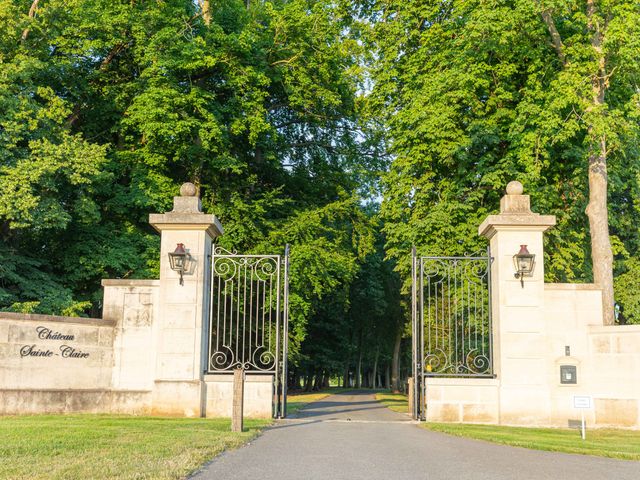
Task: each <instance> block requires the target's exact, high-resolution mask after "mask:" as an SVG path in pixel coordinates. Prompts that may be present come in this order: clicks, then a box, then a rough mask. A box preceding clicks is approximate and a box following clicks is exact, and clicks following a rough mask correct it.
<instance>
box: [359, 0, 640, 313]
mask: <svg viewBox="0 0 640 480" xmlns="http://www.w3.org/2000/svg"><path fill="white" fill-rule="evenodd" d="M597 3H598V4H599V5H598V8H599V12H600V16H599V17H598V18H599V21H602V22H603V25H604V24H605V23H606V26H607V36H606V39H607V40H606V43H605V44H604V45H603V49H604V50H605V54H606V58H607V61H608V62H609V65H608V68H609V70H610V71H611V76H610V78H608V79H607V82H608V93H607V98H606V107H605V108H606V112H595V111H593V108H592V107H591V100H592V95H593V93H592V87H591V79H592V76H593V71H594V62H595V61H596V59H595V58H594V56H593V51H592V50H593V49H592V47H591V44H590V42H591V34H590V29H589V25H587V23H586V22H587V20H586V16H585V14H584V12H585V8H586V2H584V1H572V2H544V3H543V2H535V1H532V0H518V1H502V0H497V1H491V2H485V1H479V0H465V1H459V2H440V1H424V2H405V3H397V2H389V1H386V0H379V1H375V2H359V3H358V6H359V7H360V9H359V11H358V12H359V14H360V15H361V16H362V17H363V18H364V19H365V22H363V23H364V25H363V29H364V30H365V31H366V35H365V37H364V38H366V40H367V42H368V45H370V48H371V49H373V50H375V52H376V54H375V56H373V57H372V59H371V66H370V71H371V76H372V78H373V83H374V88H373V92H372V95H371V103H372V105H371V107H370V109H371V111H373V112H377V113H378V114H379V115H382V117H383V119H384V123H385V124H386V126H387V128H388V143H389V149H390V151H391V153H392V154H393V155H394V161H393V164H392V166H391V169H390V171H389V172H388V174H386V176H385V178H384V201H383V204H382V211H381V213H382V218H383V221H384V232H385V235H386V237H387V248H388V250H387V251H388V253H389V255H390V256H391V257H392V258H394V259H396V260H397V261H398V268H399V271H400V272H402V275H403V278H404V279H405V291H406V289H407V288H408V278H409V275H408V272H409V268H410V263H409V258H410V255H409V252H410V248H411V245H412V244H415V245H416V246H417V247H418V250H419V253H422V254H431V255H438V254H449V255H460V254H464V253H472V252H475V251H477V250H482V249H484V248H485V244H484V241H483V240H481V239H480V238H478V235H477V231H476V228H477V226H478V225H479V224H480V222H481V221H482V219H483V218H484V217H485V216H486V215H487V214H489V213H493V212H494V211H495V209H496V207H497V205H498V200H499V197H500V196H501V192H502V191H503V188H504V186H505V185H506V183H507V182H508V181H509V180H512V179H514V178H517V179H519V180H521V181H522V182H523V184H524V185H525V188H526V189H527V192H526V193H529V194H531V196H532V204H533V205H534V206H535V208H536V209H537V210H539V211H541V212H544V213H548V214H554V215H556V216H557V218H558V226H557V227H556V228H555V229H554V230H552V231H550V232H549V234H548V235H547V249H546V251H547V255H548V258H547V265H548V268H547V270H546V275H547V280H548V281H576V280H580V281H590V280H591V263H590V262H591V256H590V248H589V232H588V229H587V227H586V225H587V222H586V217H585V215H584V210H585V207H586V204H587V197H588V189H587V173H586V172H587V166H588V165H587V159H588V156H589V152H590V148H591V145H592V138H591V137H590V136H592V135H595V133H594V132H596V131H597V132H598V134H602V133H604V134H605V135H606V136H607V139H608V143H609V151H608V157H609V162H610V163H609V176H610V178H609V188H610V192H609V199H610V204H609V205H610V207H609V211H610V228H611V234H612V239H613V241H614V244H615V245H616V246H617V252H616V253H617V254H618V257H617V258H618V263H617V272H618V273H620V272H622V271H624V270H625V269H627V268H631V267H630V266H629V264H626V263H625V261H624V254H625V253H626V254H628V255H629V257H634V258H636V257H637V255H638V236H637V233H638V230H637V228H632V227H631V225H635V224H637V223H638V220H640V219H639V218H638V209H637V200H636V198H637V195H636V194H635V193H636V192H637V190H638V171H639V166H640V164H639V162H638V155H639V152H638V149H637V145H638V139H639V135H640V128H639V126H638V125H639V123H638V115H639V114H640V107H639V105H640V104H639V103H638V93H637V88H636V85H635V80H633V78H637V76H638V73H640V72H638V68H640V48H638V38H640V36H639V35H638V30H637V29H638V25H639V24H640V7H638V4H637V2H633V1H630V0H616V1H613V2H597ZM543 9H544V10H543ZM546 11H550V12H551V13H552V14H553V17H554V18H555V19H556V25H557V28H558V30H559V31H560V33H561V36H562V38H564V39H565V44H564V52H565V56H566V67H565V66H564V65H563V64H562V62H561V61H560V59H559V57H558V55H557V52H556V51H554V47H553V45H552V42H551V38H550V35H549V30H548V28H547V26H546V25H545V22H544V20H543V15H542V14H543V12H546ZM618 298H619V300H620V301H621V302H628V301H627V299H626V298H623V296H622V295H620V294H619V295H618ZM639 320H640V318H639Z"/></svg>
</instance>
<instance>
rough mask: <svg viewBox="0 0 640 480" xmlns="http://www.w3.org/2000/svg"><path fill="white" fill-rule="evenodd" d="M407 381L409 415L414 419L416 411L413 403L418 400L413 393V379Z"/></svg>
mask: <svg viewBox="0 0 640 480" xmlns="http://www.w3.org/2000/svg"><path fill="white" fill-rule="evenodd" d="M407 380H408V381H409V415H411V416H412V417H413V412H414V411H415V410H414V408H413V402H415V400H416V399H415V396H414V391H413V377H409V378H408V379H407Z"/></svg>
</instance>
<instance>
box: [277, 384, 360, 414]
mask: <svg viewBox="0 0 640 480" xmlns="http://www.w3.org/2000/svg"><path fill="white" fill-rule="evenodd" d="M348 391H349V390H348V389H344V388H342V387H329V388H325V389H323V390H320V391H318V392H308V393H305V392H290V393H289V394H288V395H287V415H293V414H295V413H297V412H298V410H300V409H301V408H304V407H305V406H307V405H308V404H309V403H312V402H317V401H319V400H322V399H323V398H325V397H328V396H329V395H333V394H336V393H343V392H348Z"/></svg>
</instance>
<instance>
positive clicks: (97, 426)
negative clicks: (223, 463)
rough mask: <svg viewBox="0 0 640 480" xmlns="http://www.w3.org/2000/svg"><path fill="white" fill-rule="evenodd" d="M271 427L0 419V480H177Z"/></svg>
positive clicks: (260, 423)
mask: <svg viewBox="0 0 640 480" xmlns="http://www.w3.org/2000/svg"><path fill="white" fill-rule="evenodd" d="M269 423H270V420H246V421H245V430H246V431H245V432H243V433H232V432H231V431H230V420H228V419H200V418H198V419H183V418H157V417H152V418H151V417H128V416H107V415H59V416H52V415H47V416H44V415H43V416H19V417H0V439H1V441H0V479H11V480H19V479H29V480H55V479H65V480H66V479H82V480H89V479H101V478H109V479H122V480H124V479H127V480H128V479H154V480H156V479H160V480H164V479H179V478H184V477H185V476H186V475H188V474H189V473H191V472H193V471H194V470H196V469H197V468H198V467H200V466H201V465H202V464H204V463H206V462H207V461H209V460H211V459H212V458H213V457H214V456H215V455H217V454H219V453H221V452H222V451H223V450H226V449H230V448H235V447H238V446H240V445H242V444H244V443H246V442H247V441H248V440H250V439H251V438H253V437H254V436H256V435H257V433H258V432H259V430H260V428H262V427H265V426H266V425H268V424H269Z"/></svg>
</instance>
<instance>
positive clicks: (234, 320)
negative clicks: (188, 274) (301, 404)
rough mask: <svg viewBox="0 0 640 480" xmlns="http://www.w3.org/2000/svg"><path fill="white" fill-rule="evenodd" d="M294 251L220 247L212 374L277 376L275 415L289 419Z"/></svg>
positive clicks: (214, 270)
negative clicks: (239, 371)
mask: <svg viewBox="0 0 640 480" xmlns="http://www.w3.org/2000/svg"><path fill="white" fill-rule="evenodd" d="M288 260H289V247H288V246H287V248H286V250H285V254H284V256H281V255H238V254H236V253H232V252H229V251H227V250H224V249H223V248H222V247H220V246H217V245H214V248H213V254H212V259H211V282H210V288H211V291H210V295H211V297H210V299H211V301H210V302H209V304H210V312H209V354H208V368H207V373H233V371H234V370H235V369H238V368H241V369H243V370H244V371H245V372H246V373H248V374H256V373H266V374H273V378H274V402H273V404H274V412H273V415H274V416H275V417H284V416H285V415H286V395H287V392H286V389H287V385H286V378H287V361H286V359H287V338H288V294H289V291H288V274H289V271H288V268H289V263H288Z"/></svg>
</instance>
